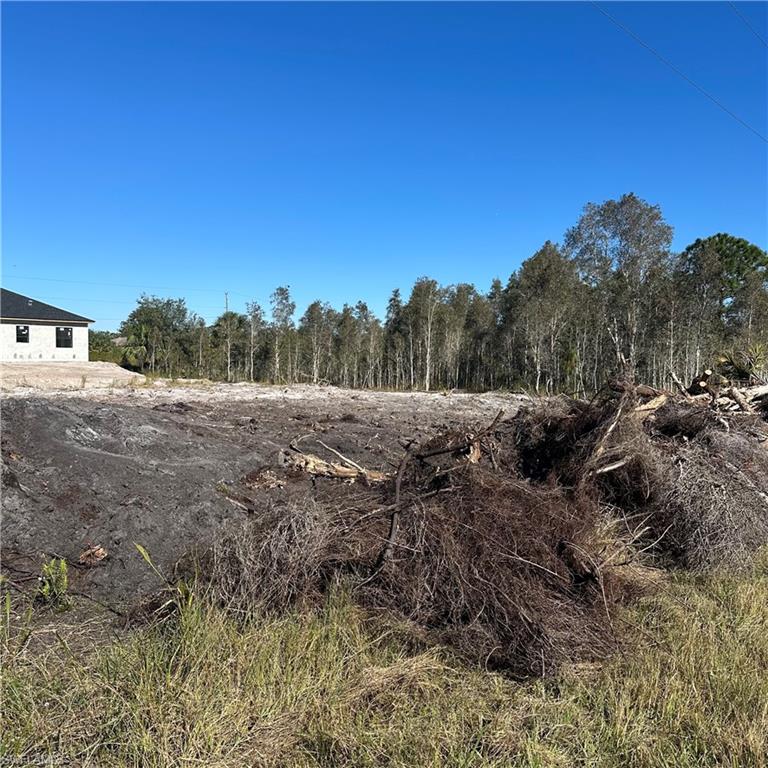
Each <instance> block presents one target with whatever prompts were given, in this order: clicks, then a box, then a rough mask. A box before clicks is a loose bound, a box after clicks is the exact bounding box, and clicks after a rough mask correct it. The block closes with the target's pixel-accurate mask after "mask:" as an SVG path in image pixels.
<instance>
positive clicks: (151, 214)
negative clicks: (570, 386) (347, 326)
mask: <svg viewBox="0 0 768 768" xmlns="http://www.w3.org/2000/svg"><path fill="white" fill-rule="evenodd" d="M602 7H603V8H605V9H606V10H607V11H608V12H609V13H611V14H612V15H613V16H615V18H616V19H617V20H618V21H620V22H621V23H622V24H625V25H626V26H627V27H629V28H630V29H631V30H632V31H633V32H634V33H635V34H636V35H637V36H638V37H640V38H641V39H642V40H643V41H645V42H646V43H647V44H648V45H650V46H652V47H653V48H655V49H656V50H657V51H658V52H659V53H660V54H661V55H662V56H664V57H666V58H667V59H669V61H670V62H671V63H672V64H674V66H676V67H678V68H679V69H680V70H681V71H682V72H684V73H685V74H686V75H687V76H688V77H690V78H691V79H693V80H695V81H696V82H697V83H698V84H699V85H701V86H702V87H703V88H705V89H706V90H707V91H709V92H710V93H711V94H712V95H714V96H715V97H716V98H717V99H718V100H719V101H721V102H722V104H723V105H725V106H726V107H727V108H728V109H730V110H731V111H732V112H734V113H735V114H736V115H738V117H739V118H741V119H742V120H744V121H746V122H747V123H749V124H750V125H751V126H752V127H753V128H755V129H756V130H757V131H758V132H760V133H761V134H763V135H766V134H768V118H767V114H766V100H767V92H768V80H767V76H766V55H767V54H768V49H767V48H766V44H765V42H763V41H764V40H766V39H768V31H767V30H766V18H767V14H766V5H765V4H762V3H760V4H758V3H738V4H737V6H736V7H737V8H738V10H739V11H740V13H741V14H743V16H744V17H745V18H746V19H747V20H748V22H749V24H751V25H752V27H753V28H754V30H756V32H757V35H756V34H755V33H754V32H753V31H751V30H750V28H749V27H748V26H747V24H746V23H745V21H744V20H743V19H742V18H740V17H739V15H737V13H735V12H734V9H733V8H732V7H731V6H730V5H728V4H727V3H695V2H686V3H644V4H635V3H606V4H603V5H602ZM758 35H759V36H762V38H763V41H761V39H760V37H759V36H758ZM2 44H3V45H2V49H3V50H2V85H3V93H2V108H3V122H2V128H3V135H2V160H3V168H2V182H3V232H2V234H3V262H2V268H3V274H2V281H3V284H4V285H5V286H6V287H7V288H11V289H12V290H17V291H19V292H22V293H27V294H30V295H32V296H35V297H37V298H40V299H43V300H48V301H50V302H51V303H54V304H59V305H62V306H64V307H66V308H68V309H71V310H74V311H77V312H81V313H83V314H86V315H89V316H91V317H94V318H96V319H97V320H98V324H97V327H100V328H115V327H116V326H117V325H118V323H119V321H120V320H121V319H122V318H123V317H125V315H126V314H127V313H128V312H129V311H130V309H131V308H132V305H133V303H134V300H135V298H136V296H137V295H138V294H139V293H140V292H141V289H142V288H144V289H146V290H147V291H148V292H151V293H156V294H157V295H169V296H183V297H185V298H186V299H187V300H188V303H189V305H190V307H191V308H193V309H195V310H197V311H199V313H200V314H202V315H204V316H205V317H206V318H208V319H210V320H212V319H213V318H215V316H216V315H217V314H218V313H219V312H220V311H221V310H222V308H223V301H224V297H223V291H224V290H225V289H228V290H229V291H230V292H231V293H230V302H231V306H232V307H233V308H235V309H242V308H243V306H244V303H245V301H246V299H247V298H249V297H250V298H255V299H257V300H259V301H260V302H262V304H264V305H265V307H266V306H267V305H268V299H269V294H270V293H271V291H272V290H273V289H274V287H275V286H276V285H279V284H289V285H290V286H291V290H292V292H293V294H294V297H295V299H296V301H297V304H298V309H299V312H301V311H303V309H304V307H305V306H306V304H307V303H308V302H309V301H311V300H312V299H314V298H322V299H326V300H328V301H330V302H331V303H333V304H334V305H336V306H340V305H341V304H342V303H343V302H344V301H348V302H351V303H354V302H355V301H357V300H358V299H363V300H365V301H367V302H368V303H369V305H370V306H371V307H372V308H373V309H374V310H375V311H377V312H378V313H382V312H383V310H384V307H385V306H386V300H387V297H388V295H389V293H390V291H391V289H392V288H394V287H396V286H398V287H400V288H401V289H403V291H404V292H407V291H408V289H409V288H410V286H411V284H412V282H413V280H414V279H415V278H416V277H418V276H420V275H423V274H427V275H430V276H431V277H434V278H436V279H437V280H439V281H440V282H442V283H444V284H448V283H455V282H459V281H468V282H474V283H475V284H476V285H477V286H478V287H479V288H481V289H482V290H486V289H487V287H488V286H489V284H490V281H491V279H492V278H493V277H496V276H498V277H501V278H502V279H503V280H505V281H506V279H507V277H508V276H509V274H510V272H512V271H513V270H514V269H515V268H516V267H517V266H518V265H519V264H520V262H521V261H522V260H523V259H525V258H527V257H528V256H530V255H531V254H532V253H533V252H534V251H535V250H536V249H537V248H538V247H539V246H540V245H541V244H542V242H543V241H545V240H546V239H553V240H560V239H561V238H562V235H563V232H564V231H565V229H566V228H567V227H568V226H570V225H572V224H573V223H574V222H575V221H576V219H577V218H578V216H579V213H580V211H581V209H582V207H583V205H584V204H585V203H586V202H588V201H602V200H605V199H607V198H611V197H617V196H619V195H621V194H622V193H624V192H629V191H633V192H635V193H637V194H638V195H640V196H641V197H643V198H645V199H647V200H649V201H651V202H654V203H658V204H660V205H661V207H662V209H663V211H664V214H665V216H666V217H667V220H668V221H669V222H670V223H671V224H672V225H673V226H674V227H675V241H674V245H675V247H676V248H682V247H684V246H685V245H686V244H687V243H689V242H690V241H691V240H693V239H695V238H696V237H698V236H706V235H709V234H712V233H714V232H718V231H727V232H731V233H733V234H735V235H738V236H742V237H746V238H748V239H749V240H752V241H753V242H756V243H758V244H759V245H761V246H762V247H766V245H767V244H768V233H767V231H766V210H767V208H768V199H767V196H766V195H767V193H766V174H767V166H766V161H767V155H766V146H767V145H766V143H765V142H764V141H763V140H761V139H760V138H758V137H757V136H755V135H754V134H753V133H751V132H750V131H749V130H748V129H746V128H745V127H743V126H742V125H740V124H739V123H738V122H737V121H736V120H735V119H733V118H732V117H730V116H729V115H727V114H725V113H724V112H723V111H722V110H721V109H719V108H718V107H717V106H716V105H715V104H713V103H712V102H711V101H709V100H708V99H707V98H706V97H705V96H703V95H702V94H701V93H699V92H697V91H696V90H695V88H694V87H693V86H691V85H690V84H688V83H686V82H685V81H684V80H683V79H681V78H680V77H679V76H678V75H676V74H675V73H674V72H673V71H672V70H670V69H669V68H668V67H667V66H665V65H664V64H662V63H661V62H660V61H659V60H658V59H657V58H655V57H654V56H653V54H651V53H650V52H649V51H648V50H646V49H645V48H643V47H642V46H641V45H640V44H639V43H637V42H636V41H635V40H633V39H631V38H630V37H628V36H627V34H626V33H625V32H623V31H622V30H621V29H619V28H617V26H615V25H614V24H613V23H612V22H611V21H610V20H609V19H607V18H606V17H605V16H604V15H602V14H601V13H600V11H599V10H598V9H597V8H596V7H595V6H594V5H592V4H590V3H566V4H559V3H539V4H528V3H509V4H478V3H467V4H464V3H451V4H441V3H425V4H416V3H413V4H411V3H393V4H383V3H375V4H374V3H371V4H353V3H342V4H324V3H311V4H303V3H290V4H288V3H286V4H270V3H253V4H251V3H231V4H229V3H211V4H207V3H168V4H162V3H152V4H143V3H126V4H121V3H81V4H69V3H53V4H45V3H13V2H4V3H3V4H2ZM29 278H47V280H39V279H38V280H31V279H29ZM58 281H72V282H58ZM89 283H112V284H119V285H125V286H129V287H118V285H91V284H89Z"/></svg>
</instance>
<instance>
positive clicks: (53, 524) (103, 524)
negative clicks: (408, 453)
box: [2, 384, 520, 610]
mask: <svg viewBox="0 0 768 768" xmlns="http://www.w3.org/2000/svg"><path fill="white" fill-rule="evenodd" d="M519 403H520V399H519V398H517V397H514V396H503V395H496V394H487V395H478V396H473V395H464V394H451V395H448V396H443V395H440V394H418V393H408V394H404V393H397V394H395V393H372V392H352V391H346V390H339V389H334V388H317V387H309V386H297V387H290V388H281V387H265V386H258V385H229V386H227V385H216V386H182V387H174V386H168V385H166V384H163V385H157V386H154V387H148V388H146V389H145V388H139V389H122V390H120V389H113V388H104V389H98V388H97V389H93V390H89V391H86V392H57V393H47V394H38V393H29V392H28V391H27V392H20V391H18V390H17V391H16V392H15V393H14V394H13V395H12V396H7V397H5V398H4V401H3V409H2V463H3V467H2V468H3V472H2V492H3V493H2V515H3V520H2V522H3V530H2V549H3V565H4V566H6V565H8V566H9V567H12V570H7V569H6V573H7V575H8V577H9V578H10V579H11V580H12V581H13V580H16V581H17V582H18V583H19V584H27V585H32V586H33V585H34V580H33V579H31V578H29V577H30V576H31V574H32V573H35V572H39V567H40V564H41V563H42V561H43V560H44V559H45V558H46V557H50V556H53V555H57V556H60V557H64V558H66V559H67V560H68V562H69V563H70V565H71V567H70V574H71V584H72V589H73V590H74V591H77V592H81V593H82V594H83V595H87V596H88V597H89V598H91V599H96V600H99V601H101V602H103V603H105V604H107V605H110V606H112V607H114V608H117V609H118V610H122V609H124V608H125V607H126V606H129V605H131V604H133V603H135V602H136V601H137V600H138V599H140V598H141V596H142V595H145V594H147V593H151V592H153V591H155V590H156V589H157V588H158V587H159V586H161V584H160V581H159V579H158V577H157V576H156V575H155V574H154V573H153V572H152V570H151V569H150V568H149V567H148V566H147V564H146V563H145V562H144V561H143V560H142V558H141V556H140V555H139V553H138V551H137V549H136V546H135V544H136V543H138V544H141V545H142V546H144V547H145V548H146V549H147V550H148V551H149V553H150V555H151V557H152V560H153V562H154V564H155V565H156V566H157V567H158V568H159V569H160V571H161V572H162V573H164V574H171V572H172V569H173V565H174V563H175V562H176V561H177V560H178V558H179V557H180V556H181V555H183V554H184V553H185V552H186V551H188V550H189V549H190V548H191V547H193V546H195V545H205V544H210V543H211V542H212V541H214V540H215V539H216V537H219V536H221V535H222V534H223V532H224V531H226V529H227V527H228V526H229V525H231V524H232V523H237V522H240V521H241V520H242V519H243V517H244V516H246V515H255V514H259V512H260V510H263V509H265V508H267V506H268V505H270V504H274V503H282V502H284V501H286V500H287V499H289V498H300V497H302V496H306V495H307V494H308V493H312V492H313V490H314V488H313V485H312V482H311V480H310V479H309V478H308V477H306V476H298V477H297V476H295V475H292V476H290V477H286V478H285V482H284V483H282V486H283V487H268V485H270V484H269V483H265V484H264V486H263V487H258V486H259V484H258V483H255V484H254V483H251V484H248V483H247V482H244V479H245V478H246V475H249V474H250V475H251V477H252V478H253V477H259V475H258V472H257V471H258V470H262V469H269V470H273V471H274V472H275V473H278V476H279V473H281V472H285V470H283V469H281V468H280V466H279V462H278V456H279V452H280V451H281V449H284V448H286V447H287V446H288V444H289V443H290V442H291V441H292V440H295V439H297V438H302V441H301V446H302V448H303V449H305V450H306V451H310V452H313V453H317V454H319V455H321V456H324V457H325V458H327V459H329V460H334V459H335V457H334V456H333V455H331V454H330V453H328V452H327V451H325V449H324V448H323V447H322V446H320V445H319V444H318V442H317V441H318V440H322V441H323V442H325V443H326V444H327V445H328V446H330V447H331V448H334V449H336V450H338V451H340V452H341V453H343V454H344V455H345V456H347V457H349V458H350V459H352V460H354V461H356V462H358V463H360V464H362V465H363V466H365V467H367V468H370V469H378V470H385V471H386V470H389V469H391V466H392V463H395V464H396V463H397V461H398V460H399V457H400V455H401V453H402V448H401V445H400V443H399V440H400V439H401V438H404V437H405V438H411V437H413V438H424V437H428V436H431V435H434V434H436V433H438V432H440V431H442V430H444V429H445V428H447V427H450V426H455V425H459V424H468V423H469V424H473V423H477V424H484V423H487V422H488V421H489V420H490V419H492V418H493V416H494V415H495V414H496V413H497V412H498V410H499V409H500V408H503V409H504V410H505V412H506V414H507V415H509V414H512V413H513V412H515V410H517V408H518V406H519ZM254 472H256V474H255V475H254V474H253V473H254ZM269 476H270V477H272V474H271V473H269ZM317 482H318V483H325V484H326V487H329V486H330V485H332V484H333V483H338V482H339V481H337V480H318V481H317ZM254 485H255V486H256V487H253V486H254ZM243 488H247V498H246V499H245V503H243V498H242V497H241V496H239V495H238V494H239V493H240V492H241V490H242V489H243ZM232 489H238V490H237V493H235V492H234V491H232ZM89 545H99V546H101V547H104V548H105V549H106V550H107V553H108V556H107V557H106V559H104V560H102V561H101V562H98V563H97V564H95V565H92V566H90V567H85V566H81V565H79V564H78V558H79V556H80V553H81V552H82V551H83V550H85V549H86V548H87V547H88V546H89Z"/></svg>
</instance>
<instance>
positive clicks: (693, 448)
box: [201, 392, 768, 676]
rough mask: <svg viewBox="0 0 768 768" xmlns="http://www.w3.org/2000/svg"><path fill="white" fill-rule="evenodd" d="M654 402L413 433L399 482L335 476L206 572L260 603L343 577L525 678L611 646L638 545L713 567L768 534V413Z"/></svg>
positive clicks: (367, 601)
mask: <svg viewBox="0 0 768 768" xmlns="http://www.w3.org/2000/svg"><path fill="white" fill-rule="evenodd" d="M651 398H652V399H651V400H650V401H648V402H642V401H639V400H638V398H637V395H636V393H626V392H625V393H623V394H622V395H621V396H620V397H618V398H615V399H605V400H603V401H599V402H592V403H586V402H581V401H575V400H571V399H567V398H558V399H549V400H544V401H541V402H539V403H537V404H534V405H532V406H531V407H529V408H527V409H526V410H524V411H522V412H521V413H519V414H518V415H517V416H515V417H514V418H512V419H510V420H508V421H506V422H502V421H500V420H499V419H498V418H497V419H496V420H495V421H494V422H493V423H492V424H491V425H489V426H487V427H486V428H485V429H476V430H471V431H451V432H448V433H445V434H443V435H439V436H437V437H436V438H434V439H433V440H431V441H430V442H428V443H425V444H422V445H411V446H409V448H408V449H407V450H406V452H405V454H404V456H403V459H402V461H401V463H400V466H399V467H398V469H397V471H396V472H393V473H392V474H391V475H390V476H388V477H386V479H384V481H383V482H378V483H367V484H363V485H361V484H360V483H358V484H356V485H354V486H350V485H342V484H340V483H339V482H338V481H334V480H325V481H324V482H325V484H326V485H325V486H322V487H326V488H327V487H328V485H331V486H332V488H333V493H332V495H331V494H328V493H326V494H325V496H323V493H322V491H317V490H316V491H315V493H314V495H313V496H312V497H310V495H309V494H308V495H307V499H306V501H305V502H304V503H296V502H295V501H294V502H292V503H290V504H286V505H284V506H283V507H273V508H271V509H270V510H269V511H267V512H265V513H264V514H262V515H260V516H258V517H255V518H253V519H252V520H250V521H249V522H248V523H247V524H246V525H245V526H244V527H243V528H242V530H239V531H237V532H236V533H235V534H234V535H232V536H231V537H229V538H227V539H226V540H223V541H221V542H219V543H218V544H217V545H216V546H215V547H214V548H213V549H212V550H210V551H209V552H207V553H206V555H205V556H204V559H205V563H204V567H203V568H202V569H201V570H202V572H203V573H205V574H206V577H207V578H208V579H209V581H210V586H211V588H212V590H213V593H214V595H215V596H216V597H217V598H218V599H219V600H220V601H222V602H224V603H226V604H227V605H229V606H230V607H232V608H234V609H237V610H244V611H249V610H252V609H253V608H258V609H260V610H269V611H281V610H285V609H288V608H291V607H292V606H296V605H297V604H306V603H316V602H317V600H318V599H319V598H320V597H321V596H322V595H323V594H324V593H325V592H326V591H327V589H328V588H329V586H330V585H331V584H334V583H336V582H337V581H338V580H339V579H344V580H346V582H347V583H348V584H349V585H350V588H351V589H352V590H353V595H354V598H355V600H356V602H357V603H358V604H360V605H361V606H364V607H366V608H368V609H371V610H379V611H386V612H388V613H389V614H394V615H396V616H399V617H401V618H403V619H405V620H407V621H409V622H411V625H412V626H413V627H414V628H418V631H419V634H420V636H425V637H428V638H431V639H433V640H436V641H439V642H442V643H445V644H448V645H450V646H451V647H453V648H454V649H455V650H456V651H457V652H458V653H460V654H461V655H462V656H464V657H465V658H468V659H471V660H474V661H476V662H479V663H483V664H488V665H491V666H494V667H497V668H501V669H504V670H506V671H507V672H508V673H510V674H513V675H520V676H524V675H531V674H547V673H549V672H551V671H552V670H554V669H555V668H557V667H558V666H559V665H560V664H562V663H563V662H572V661H579V660H592V659H597V658H600V657H601V656H603V655H604V654H606V653H607V652H608V651H610V650H611V649H612V648H613V647H615V643H616V641H615V637H614V635H613V624H612V617H613V613H614V610H615V607H616V605H617V604H618V603H619V602H620V601H621V600H623V599H624V597H625V596H626V595H627V594H628V593H629V592H630V591H631V590H632V589H634V588H635V586H636V584H637V579H636V576H637V573H638V571H639V570H641V569H635V567H634V566H633V563H634V561H635V558H636V555H637V552H638V551H648V552H650V553H651V554H655V555H657V556H658V557H660V558H666V560H667V561H669V560H670V559H673V560H674V561H675V562H677V563H680V564H682V565H685V566H688V567H695V568H708V567H711V566H714V565H721V564H728V565H742V564H744V563H746V562H747V561H748V560H749V558H750V556H751V554H752V553H753V552H754V551H755V550H756V549H757V548H759V547H760V546H761V545H762V544H764V543H766V541H768V495H766V488H767V486H768V442H767V439H768V431H767V430H766V428H765V425H764V424H763V423H762V422H761V421H760V419H759V417H758V416H757V415H755V414H751V413H728V414H722V413H717V412H715V411H712V410H711V409H709V408H708V407H707V406H706V405H701V404H698V403H680V402H676V401H673V400H671V399H668V397H667V396H666V395H665V396H661V397H660V396H658V393H651ZM342 458H343V457H342ZM283 471H285V472H290V471H293V472H294V473H295V472H299V471H301V470H300V469H296V468H294V469H293V470H290V469H284V470H283ZM304 471H308V470H304ZM363 475H364V473H363ZM318 487H320V486H318Z"/></svg>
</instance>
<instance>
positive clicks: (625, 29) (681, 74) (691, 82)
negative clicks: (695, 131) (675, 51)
mask: <svg viewBox="0 0 768 768" xmlns="http://www.w3.org/2000/svg"><path fill="white" fill-rule="evenodd" d="M590 2H591V3H592V5H594V6H595V8H597V10H598V11H600V13H602V14H603V16H605V17H606V18H607V19H609V20H610V21H611V22H613V23H614V24H615V25H616V26H617V27H618V28H619V29H620V30H622V31H623V32H625V33H626V34H627V35H629V36H630V37H631V38H632V39H633V40H634V41H635V42H637V43H639V44H640V45H642V46H643V48H645V49H646V50H648V51H650V52H651V53H652V54H653V55H654V56H655V57H656V58H657V59H658V60H659V61H660V62H662V63H663V64H666V66H668V67H669V68H670V69H671V70H672V71H673V72H674V73H675V74H676V75H678V76H679V77H682V78H683V80H685V82H686V83H688V84H689V85H692V86H693V87H694V88H695V89H696V90H697V91H698V92H699V93H701V94H702V95H704V96H706V97H707V98H708V99H709V100H710V101H711V102H712V103H713V104H716V105H717V106H718V107H720V109H722V110H723V112H725V113H726V114H727V115H730V116H731V117H732V118H733V119H734V120H735V121H736V122H737V123H741V125H743V126H744V127H745V128H746V129H748V130H750V131H752V133H754V134H755V136H757V137H758V138H760V139H762V140H763V141H764V142H765V143H766V144H768V138H766V137H765V136H763V134H762V133H760V131H758V130H757V129H755V128H753V127H752V126H751V125H750V124H749V123H747V122H745V121H744V120H742V119H741V118H740V117H739V116H738V115H737V114H734V113H733V112H731V110H730V109H728V107H726V106H725V104H723V103H722V102H720V101H718V100H717V99H716V98H715V97H714V96H713V95H712V94H711V93H709V91H706V90H704V88H702V87H701V86H700V85H699V84H698V83H697V82H696V81H695V80H691V78H690V77H688V75H686V74H685V72H681V71H680V70H679V69H678V68H677V67H676V66H675V65H674V64H673V63H672V62H671V61H669V60H668V59H666V58H665V57H664V56H662V55H661V54H660V53H659V52H658V51H657V50H656V49H655V48H652V47H651V46H650V45H648V43H646V42H645V41H644V40H642V39H641V38H639V37H638V36H637V35H636V34H635V33H634V32H633V31H632V30H631V29H630V28H629V27H626V26H624V24H622V23H621V22H620V21H619V20H618V19H616V18H614V17H613V16H611V14H610V13H608V11H606V10H605V9H604V8H602V7H601V6H600V5H598V4H597V3H596V2H595V0H590Z"/></svg>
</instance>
